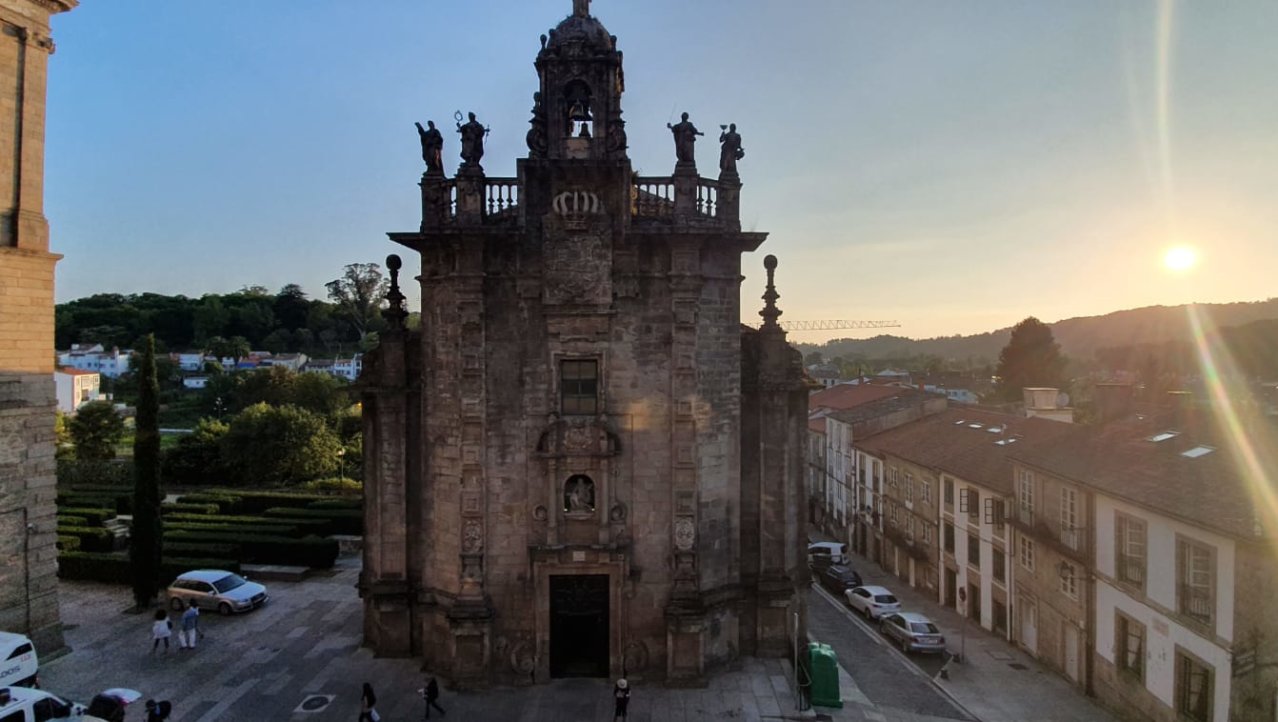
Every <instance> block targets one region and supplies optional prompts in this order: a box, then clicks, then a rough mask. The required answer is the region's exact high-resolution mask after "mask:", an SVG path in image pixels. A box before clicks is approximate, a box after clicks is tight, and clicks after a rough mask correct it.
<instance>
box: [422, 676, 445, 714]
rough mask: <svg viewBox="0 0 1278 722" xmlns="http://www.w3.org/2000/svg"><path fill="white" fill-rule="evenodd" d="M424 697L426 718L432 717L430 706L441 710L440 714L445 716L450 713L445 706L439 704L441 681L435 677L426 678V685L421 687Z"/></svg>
mask: <svg viewBox="0 0 1278 722" xmlns="http://www.w3.org/2000/svg"><path fill="white" fill-rule="evenodd" d="M421 693H422V698H423V699H425V700H426V719H430V708H431V707H434V708H435V709H437V710H439V716H440V717H443V716H444V715H446V714H448V713H447V712H445V711H444V708H443V707H440V706H439V682H436V681H435V678H434V677H431V678H430V679H428V680H426V686H425V687H422V689H421Z"/></svg>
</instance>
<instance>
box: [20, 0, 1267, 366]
mask: <svg viewBox="0 0 1278 722" xmlns="http://www.w3.org/2000/svg"><path fill="white" fill-rule="evenodd" d="M571 8H572V2H571V0H466V2H440V1H438V0H383V1H382V2H379V3H365V2H350V1H349V0H306V1H305V2H302V1H300V0H293V1H292V2H272V3H268V2H260V1H258V0H220V1H216V2H215V1H214V0H182V1H181V2H173V1H172V0H166V1H163V2H161V1H160V0H82V2H81V5H80V7H78V8H77V9H76V10H74V11H72V12H70V13H66V14H62V15H58V16H55V17H54V18H53V21H52V25H53V36H54V39H55V41H56V43H57V52H56V54H55V55H54V56H53V57H52V58H51V59H50V70H49V85H48V123H47V129H46V177H45V211H46V215H47V216H48V218H49V221H50V225H51V231H52V240H51V246H52V250H53V251H55V252H58V253H62V254H65V258H64V260H62V261H61V262H60V263H59V264H58V271H57V273H58V279H57V285H58V287H57V298H58V301H59V302H65V301H69V300H72V299H75V298H79V297H82V296H86V295H90V294H93V293H138V292H144V291H151V292H157V293H167V294H176V293H181V294H185V295H188V296H200V295H202V294H205V293H229V292H232V291H235V290H238V289H240V288H242V287H245V286H265V287H267V288H269V289H271V290H278V289H279V288H280V287H282V286H284V285H285V284H288V283H298V284H300V285H301V286H302V287H303V288H304V289H305V290H306V291H307V292H308V293H310V294H311V295H312V297H316V298H322V297H324V286H323V284H324V283H325V282H327V281H329V280H332V279H334V278H337V277H338V276H339V275H340V274H341V271H342V268H343V266H345V265H346V264H349V263H359V262H378V263H383V262H384V259H385V257H386V255H387V254H389V253H396V252H398V253H400V254H401V255H402V256H404V260H405V268H406V270H413V271H414V272H415V271H416V269H418V268H419V267H420V265H419V263H418V261H417V259H416V258H414V257H413V255H414V254H412V252H411V251H407V249H403V248H400V247H399V246H397V245H395V244H393V243H391V242H390V241H389V240H387V238H386V235H385V234H386V232H388V231H403V230H414V229H416V227H417V225H418V223H419V222H420V196H419V190H418V188H417V181H418V180H419V178H420V175H421V172H422V160H421V152H420V145H419V143H418V138H417V133H416V131H415V130H414V128H413V123H414V121H422V122H424V121H426V120H428V119H430V120H434V121H436V123H437V124H438V125H439V126H440V127H441V129H443V130H445V131H448V130H449V129H451V128H452V117H453V114H454V112H455V111H457V110H460V111H462V112H463V113H465V112H468V111H474V112H475V113H476V114H477V115H478V117H479V119H480V121H481V122H483V123H484V124H486V125H488V126H489V127H490V128H491V129H492V131H491V134H490V136H489V139H488V144H487V147H486V152H485V156H484V167H485V169H486V170H487V172H488V174H489V175H491V176H513V175H514V173H515V159H516V158H517V157H520V156H522V155H524V154H526V146H525V145H524V142H523V138H524V133H525V131H526V130H527V121H528V117H529V110H530V108H531V104H532V103H531V99H532V93H533V91H534V90H536V84H537V78H536V74H535V72H534V69H533V66H532V62H533V59H534V58H535V56H536V53H537V50H538V48H539V41H538V36H539V35H540V34H542V33H544V32H546V30H547V29H548V28H550V27H553V26H554V25H555V24H557V23H558V22H559V21H560V20H562V19H563V18H564V17H565V16H566V15H568V14H569V13H570V12H571ZM591 12H592V14H594V15H595V16H596V17H598V18H599V19H600V20H601V21H602V22H603V23H604V25H605V26H607V28H608V29H609V31H610V32H611V33H613V34H614V35H617V36H618V47H619V48H620V49H621V50H622V51H624V53H625V71H626V76H625V77H626V93H625V95H624V96H623V99H622V104H623V109H624V111H625V118H626V121H627V134H628V137H629V143H630V146H631V147H630V154H631V160H632V163H633V165H634V167H635V168H636V169H637V170H639V171H640V172H642V173H643V174H645V175H662V174H669V173H670V172H672V170H673V167H674V160H675V159H674V147H673V143H672V141H671V137H670V133H669V131H668V130H667V129H666V123H667V122H670V121H672V120H674V121H677V120H678V114H679V113H680V112H683V111H686V112H688V113H689V114H690V115H691V119H692V121H693V122H694V123H696V124H697V125H698V126H699V127H700V129H701V130H703V131H705V132H706V133H707V136H706V137H705V138H703V139H701V141H700V142H699V143H698V150H697V154H698V161H699V165H700V167H701V169H702V172H703V173H704V174H706V175H716V174H717V166H716V164H717V158H718V154H717V151H718V147H717V144H716V143H715V142H714V140H715V137H716V136H714V135H713V131H714V129H715V127H716V126H718V125H720V124H725V123H730V122H735V123H737V125H738V130H739V131H740V133H741V135H742V138H743V145H744V146H745V149H746V156H745V158H744V159H743V160H742V161H741V162H740V164H739V170H740V174H741V177H742V180H743V182H744V184H745V186H744V189H743V191H742V199H741V203H742V211H741V215H742V226H743V228H744V229H745V230H757V231H767V232H769V234H770V235H769V238H768V240H767V242H766V243H764V245H763V246H762V247H761V248H760V249H759V251H757V252H755V253H752V254H746V256H745V257H744V258H743V274H744V275H745V276H746V280H745V281H744V283H743V288H742V315H743V318H745V319H746V320H750V319H754V318H756V316H755V313H756V312H757V310H758V308H760V307H761V306H762V302H761V301H760V300H759V297H760V296H761V295H762V293H763V255H765V254H768V253H770V254H774V255H776V256H777V257H778V259H779V261H780V266H779V268H778V270H777V288H778V291H779V292H780V294H781V300H780V301H779V306H780V307H781V309H782V310H783V311H784V316H783V317H782V318H783V320H818V319H849V320H894V321H898V322H899V323H900V327H899V328H896V329H892V330H891V331H890V332H892V333H898V334H901V335H905V336H911V337H915V338H923V337H931V336H938V335H951V334H959V333H964V334H965V333H977V332H982V331H987V330H992V329H995V328H999V327H1004V326H1009V325H1012V324H1014V323H1016V322H1017V321H1019V320H1020V319H1022V318H1024V317H1026V316H1030V315H1033V316H1037V317H1038V318H1040V319H1042V320H1045V321H1055V320H1060V319H1063V318H1069V317H1073V316H1085V315H1096V314H1102V313H1107V312H1109V311H1114V310H1118V309H1123V308H1133V307H1139V306H1148V305H1154V304H1169V305H1170V304H1179V303H1188V302H1195V301H1196V302H1225V301H1249V300H1261V299H1265V298H1268V297H1272V296H1275V295H1278V276H1276V275H1275V272H1274V269H1276V268H1278V230H1276V229H1278V191H1275V189H1278V84H1275V83H1274V82H1273V72H1274V69H1275V68H1278V43H1275V42H1273V37H1274V35H1275V31H1276V30H1278V3H1274V2H1272V1H1271V0H1230V2H1228V3H1222V2H1195V3H1189V2H1172V1H1171V0H1163V1H1157V0H1145V1H1142V0H1127V1H1125V2H1117V3H1116V2H1032V3H1027V2H1024V1H1023V0H980V1H979V2H977V1H969V2H953V1H952V0H934V1H931V2H925V1H922V0H918V1H916V0H890V1H889V0H880V1H879V2H861V1H859V0H794V2H778V1H777V0H731V1H729V0H700V1H698V2H688V0H594V2H593V4H592V6H591ZM445 135H446V137H445V148H444V153H445V167H446V170H447V172H448V173H449V174H450V175H451V173H452V172H453V171H454V170H455V167H456V164H457V163H458V162H459V159H458V158H457V152H458V150H459V146H458V143H457V141H456V136H455V135H454V134H451V133H448V132H446V133H445ZM1173 248H1180V249H1181V250H1180V251H1179V252H1178V254H1174V255H1173V257H1172V261H1173V265H1176V266H1179V268H1169V267H1168V265H1167V264H1166V263H1165V256H1166V254H1167V252H1168V250H1169V249H1173ZM410 285H411V284H410ZM416 298H417V294H416V292H415V290H414V291H412V293H411V296H410V304H413V305H415V304H416ZM881 332H882V331H870V330H863V331H838V332H827V333H801V332H797V333H795V334H792V336H791V339H792V340H793V341H796V342H800V341H803V342H819V341H822V340H824V339H825V338H828V337H831V336H852V337H864V336H870V335H875V334H877V333H881Z"/></svg>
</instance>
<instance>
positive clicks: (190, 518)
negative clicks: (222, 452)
mask: <svg viewBox="0 0 1278 722" xmlns="http://www.w3.org/2000/svg"><path fill="white" fill-rule="evenodd" d="M302 511H305V510H302ZM164 520H165V521H171V522H174V523H176V524H230V525H232V526H236V527H240V526H253V527H260V526H270V527H293V528H294V531H293V532H291V533H290V536H311V535H312V534H314V535H316V536H326V535H328V534H332V533H333V532H331V531H329V529H330V528H331V527H332V526H333V524H332V522H331V521H329V520H328V519H327V518H325V517H304V518H296V519H293V518H286V517H270V516H247V515H230V514H169V515H167V516H165V517H164Z"/></svg>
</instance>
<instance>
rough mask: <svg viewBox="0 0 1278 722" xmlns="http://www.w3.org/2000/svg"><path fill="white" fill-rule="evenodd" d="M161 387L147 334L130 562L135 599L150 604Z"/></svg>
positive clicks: (156, 562)
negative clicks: (157, 379)
mask: <svg viewBox="0 0 1278 722" xmlns="http://www.w3.org/2000/svg"><path fill="white" fill-rule="evenodd" d="M159 414H160V386H159V383H158V382H157V381H156V377H155V335H154V334H151V335H148V336H147V337H146V343H145V345H144V346H143V348H142V359H141V363H140V364H139V368H138V412H137V429H136V431H135V434H134V439H133V468H134V480H133V532H132V535H131V538H130V540H129V561H130V562H132V567H133V599H134V601H135V602H137V606H138V608H139V609H142V608H146V607H149V606H150V605H151V602H152V600H154V599H155V594H156V592H157V591H158V589H157V587H158V580H159V576H160V421H159Z"/></svg>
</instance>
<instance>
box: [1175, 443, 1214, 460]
mask: <svg viewBox="0 0 1278 722" xmlns="http://www.w3.org/2000/svg"><path fill="white" fill-rule="evenodd" d="M1213 451H1215V449H1213V448H1212V447H1210V446H1201V445H1199V446H1195V447H1194V448H1192V449H1185V450H1184V451H1182V452H1180V455H1181V456H1187V457H1189V458H1191V459H1197V458H1198V457H1200V456H1206V455H1208V454H1210V453H1211V452H1213Z"/></svg>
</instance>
